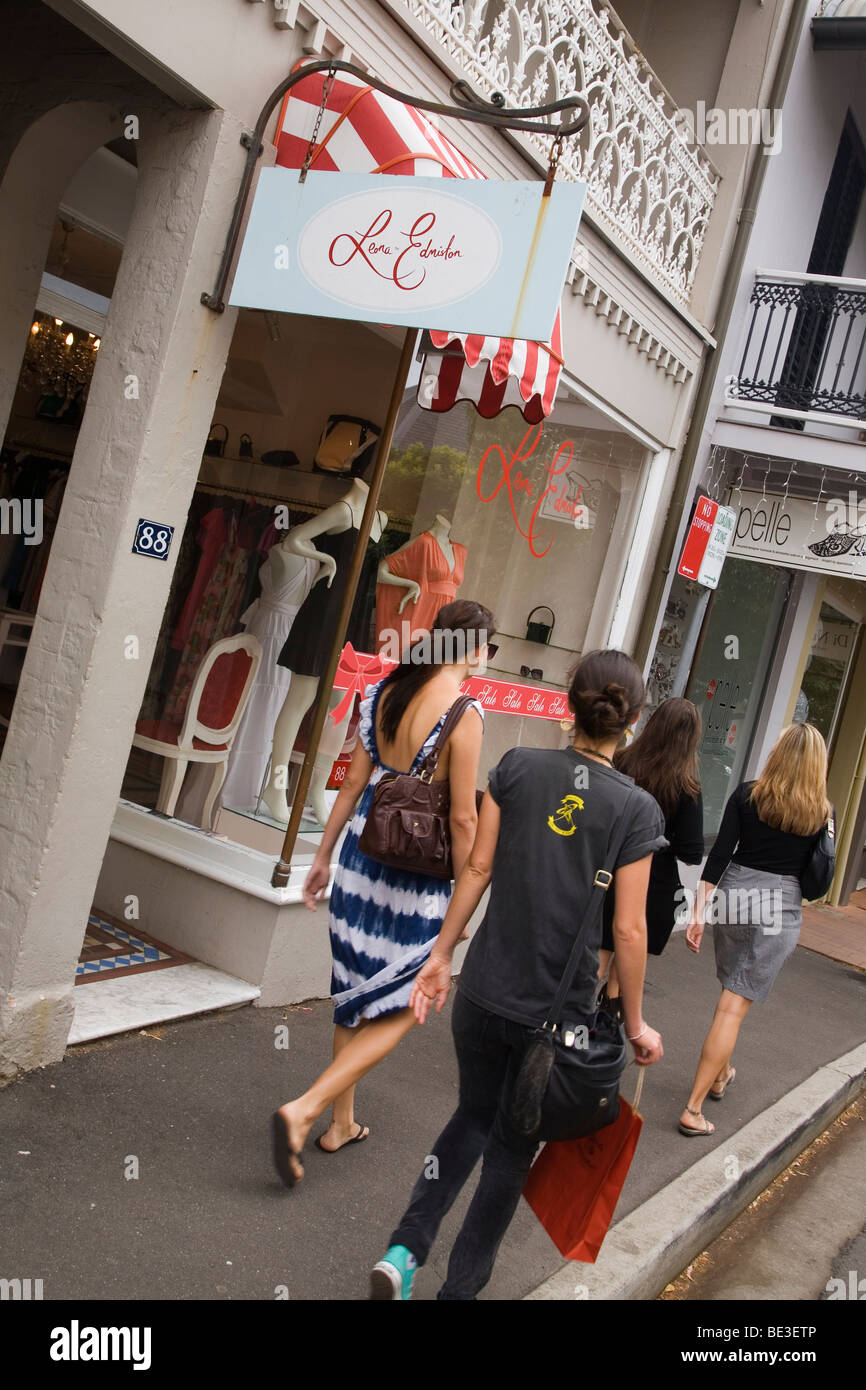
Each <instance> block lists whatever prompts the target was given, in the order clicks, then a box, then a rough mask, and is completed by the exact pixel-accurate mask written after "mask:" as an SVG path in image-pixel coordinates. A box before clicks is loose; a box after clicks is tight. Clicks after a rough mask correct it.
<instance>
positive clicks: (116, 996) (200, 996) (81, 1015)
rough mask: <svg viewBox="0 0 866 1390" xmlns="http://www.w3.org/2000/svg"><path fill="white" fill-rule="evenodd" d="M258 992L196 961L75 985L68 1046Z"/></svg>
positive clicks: (218, 1006)
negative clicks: (73, 1017) (73, 1010)
mask: <svg viewBox="0 0 866 1390" xmlns="http://www.w3.org/2000/svg"><path fill="white" fill-rule="evenodd" d="M260 994H261V990H260V989H259V988H258V986H257V985H251V984H249V982H248V981H247V980H238V979H235V977H234V976H233V975H225V974H224V973H223V972H222V971H221V970H216V969H215V968H214V967H213V966H212V965H202V964H200V963H198V962H196V963H194V964H192V965H173V966H171V967H170V968H169V969H167V970H152V971H149V972H148V971H146V972H144V973H142V974H140V975H126V976H121V978H120V979H117V980H98V981H92V982H90V983H88V984H86V985H77V986H76V988H75V991H74V1000H75V1019H74V1021H73V1024H72V1029H71V1031H70V1034H69V1038H68V1040H67V1046H69V1047H71V1046H72V1045H73V1044H74V1043H81V1042H92V1041H93V1039H94V1038H105V1037H108V1036H109V1034H111V1033H126V1032H128V1031H129V1030H130V1029H133V1028H144V1027H146V1026H147V1025H148V1024H151V1023H165V1022H166V1021H167V1020H168V1019H171V1018H186V1017H187V1016H188V1015H189V1014H202V1013H207V1012H208V1010H210V1009H225V1008H228V1007H229V1006H230V1005H232V1004H247V1003H249V1002H250V1000H252V999H258V997H259V995H260Z"/></svg>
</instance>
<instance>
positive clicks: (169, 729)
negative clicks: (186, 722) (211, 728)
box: [135, 719, 228, 753]
mask: <svg viewBox="0 0 866 1390" xmlns="http://www.w3.org/2000/svg"><path fill="white" fill-rule="evenodd" d="M180 730H181V725H180V724H173V723H172V722H171V720H169V719H139V721H138V723H137V724H136V726H135V732H136V733H137V734H141V735H142V737H143V738H153V739H156V740H157V741H158V742H159V743H170V744H172V746H173V747H175V748H176V747H177V741H178V739H179V738H180ZM192 746H193V748H200V749H201V750H202V752H204V753H219V752H224V751H225V749H226V748H228V744H227V743H205V742H204V740H203V739H200V738H194V739H193V741H192Z"/></svg>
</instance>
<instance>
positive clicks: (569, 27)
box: [383, 0, 719, 304]
mask: <svg viewBox="0 0 866 1390" xmlns="http://www.w3.org/2000/svg"><path fill="white" fill-rule="evenodd" d="M383 3H384V4H385V5H386V6H387V7H388V8H389V9H390V10H392V11H393V12H394V13H395V14H397V15H398V16H404V15H408V16H409V18H410V19H411V20H412V21H413V24H414V25H415V26H416V27H417V29H418V31H419V32H420V33H421V35H422V36H426V38H427V41H428V43H429V44H430V45H431V46H433V47H435V50H436V52H437V54H438V55H439V56H440V57H442V58H444V59H445V61H446V62H448V63H449V64H454V66H456V67H457V68H458V69H459V70H460V72H461V73H462V74H464V75H465V76H466V77H467V78H468V80H469V82H470V83H471V85H472V86H473V87H474V88H475V90H476V91H478V92H480V93H482V94H483V95H484V96H486V97H489V96H490V95H491V94H492V93H493V92H501V93H503V95H504V97H505V101H506V104H507V105H508V106H530V105H535V104H541V103H542V102H548V101H555V100H558V99H559V98H560V97H561V96H565V95H567V94H569V93H571V92H579V93H580V94H581V95H582V96H584V97H585V98H586V100H587V102H588V103H589V110H590V116H589V120H588V121H587V123H586V125H585V127H584V129H583V131H582V132H581V134H580V136H579V137H578V138H576V139H575V140H571V141H568V142H567V143H566V145H565V148H564V150H563V152H562V157H561V159H560V161H559V175H558V176H559V178H565V179H576V180H585V181H586V184H587V207H588V210H589V211H590V212H591V213H592V216H593V217H594V219H595V220H596V221H597V222H598V224H599V226H600V227H601V228H602V230H603V231H604V232H605V233H607V234H609V235H610V236H611V238H612V240H613V241H614V242H615V244H616V243H619V244H622V245H624V246H625V248H626V249H627V251H628V253H629V254H631V255H633V256H634V258H635V259H636V260H637V261H638V263H640V264H642V265H644V266H645V267H646V269H647V270H648V271H649V273H650V275H651V276H652V277H653V278H654V279H655V280H656V281H657V282H658V283H659V284H660V285H661V286H662V287H663V288H664V290H665V291H666V292H667V293H668V294H669V295H671V296H672V297H673V298H674V299H676V300H678V301H679V302H680V303H682V304H687V303H688V302H689V299H690V297H691V293H692V288H693V284H694V279H695V275H696V274H697V270H698V265H699V262H700V258H701V252H702V249H703V245H704V239H705V237H706V232H707V225H708V223H709V220H710V216H711V214H712V211H713V206H714V204H715V201H716V195H717V193H718V188H719V175H718V173H717V171H716V170H715V168H714V167H713V165H712V163H711V161H710V158H709V156H708V155H707V153H706V152H705V151H704V150H703V148H702V147H701V146H700V145H699V144H697V143H696V141H695V140H694V138H692V134H691V130H690V123H689V121H688V120H686V119H684V115H685V113H684V112H683V111H681V110H680V108H679V107H678V105H677V103H676V102H675V101H674V99H673V97H672V96H671V95H670V93H669V92H668V91H667V90H666V88H665V87H664V86H663V85H662V83H661V81H660V80H659V78H658V76H657V75H656V73H655V72H654V71H653V70H652V68H651V67H650V66H649V64H648V63H647V61H646V59H645V58H644V56H643V54H642V53H641V52H640V50H639V49H638V48H637V46H636V45H635V43H634V40H633V39H632V38H631V36H630V35H629V33H628V31H627V30H626V29H625V28H624V26H623V24H622V22H621V20H619V19H618V18H617V16H616V14H615V13H614V11H613V10H612V9H611V8H610V6H609V5H608V4H607V3H605V0H383ZM529 141H530V144H534V145H535V147H536V149H537V151H538V154H539V156H540V158H541V159H542V160H543V162H544V164H546V163H547V156H548V151H549V146H550V141H549V140H542V139H538V138H535V137H533V136H530V137H529Z"/></svg>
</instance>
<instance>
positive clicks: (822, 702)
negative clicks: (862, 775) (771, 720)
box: [794, 603, 860, 756]
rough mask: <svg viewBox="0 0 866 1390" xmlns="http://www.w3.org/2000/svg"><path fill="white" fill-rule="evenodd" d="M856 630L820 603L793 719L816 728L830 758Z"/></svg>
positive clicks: (840, 616) (849, 622)
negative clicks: (822, 737)
mask: <svg viewBox="0 0 866 1390" xmlns="http://www.w3.org/2000/svg"><path fill="white" fill-rule="evenodd" d="M859 630H860V625H859V623H856V622H854V621H853V619H851V618H846V617H845V615H844V613H840V612H839V611H838V610H837V609H835V608H834V607H833V606H832V604H830V603H822V604H821V613H820V616H819V618H818V622H817V625H816V627H815V632H814V635H813V637H812V645H811V648H810V651H809V656H808V659H807V662H806V670H805V671H804V673H803V681H802V684H801V686H800V694H799V697H798V699H797V708H796V712H795V715H794V718H795V720H796V721H797V722H798V723H807V722H808V723H809V724H814V725H815V727H816V729H820V731H821V733H822V734H823V735H824V738H825V740H826V743H827V747H828V749H829V750H830V752H831V756H832V749H833V742H834V735H835V733H836V729H837V724H838V718H839V714H840V712H841V709H842V705H843V702H844V698H845V690H846V685H847V678H848V674H849V672H850V670H851V665H852V662H853V659H854V653H855V650H856V645H857V635H858V633H859Z"/></svg>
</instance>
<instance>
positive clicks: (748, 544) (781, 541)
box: [731, 492, 866, 579]
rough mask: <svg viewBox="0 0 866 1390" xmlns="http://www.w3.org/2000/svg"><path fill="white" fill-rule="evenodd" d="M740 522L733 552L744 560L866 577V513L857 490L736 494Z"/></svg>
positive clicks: (814, 571) (816, 571) (820, 572)
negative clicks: (812, 496)
mask: <svg viewBox="0 0 866 1390" xmlns="http://www.w3.org/2000/svg"><path fill="white" fill-rule="evenodd" d="M735 500H736V502H737V508H738V514H737V526H736V530H735V532H734V539H733V542H732V544H731V554H732V555H739V556H741V557H742V558H743V559H744V560H763V561H764V562H765V563H766V564H771V565H785V566H787V567H788V568H789V569H797V570H811V571H812V572H813V573H815V574H848V575H853V576H854V577H855V578H857V579H866V513H864V508H863V504H862V503H861V502H859V501H858V498H857V495H856V494H855V493H851V494H850V495H849V496H845V495H844V494H843V495H840V496H837V497H830V496H824V497H823V498H822V500H821V501H819V502H810V501H807V500H806V499H805V498H802V497H779V496H773V495H772V494H770V495H768V496H764V495H763V494H762V493H760V492H742V493H738V494H737V495H736V499H735Z"/></svg>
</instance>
